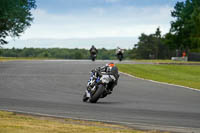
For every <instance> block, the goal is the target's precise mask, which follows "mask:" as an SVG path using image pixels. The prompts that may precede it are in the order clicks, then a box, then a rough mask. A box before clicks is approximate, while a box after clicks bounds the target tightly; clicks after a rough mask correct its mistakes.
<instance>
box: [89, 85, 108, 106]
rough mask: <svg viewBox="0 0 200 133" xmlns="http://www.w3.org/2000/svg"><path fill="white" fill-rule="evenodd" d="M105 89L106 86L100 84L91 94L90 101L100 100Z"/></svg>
mask: <svg viewBox="0 0 200 133" xmlns="http://www.w3.org/2000/svg"><path fill="white" fill-rule="evenodd" d="M104 89H105V88H104V86H103V85H101V84H100V85H99V86H98V88H97V90H96V92H95V93H94V94H93V95H92V96H91V98H90V100H89V101H90V102H91V103H96V102H97V101H98V100H99V98H100V97H101V95H102V94H103V92H104Z"/></svg>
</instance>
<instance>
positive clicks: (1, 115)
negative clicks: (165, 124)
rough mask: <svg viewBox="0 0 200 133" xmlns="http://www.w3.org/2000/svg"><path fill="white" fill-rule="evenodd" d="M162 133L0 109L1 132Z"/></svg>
mask: <svg viewBox="0 0 200 133" xmlns="http://www.w3.org/2000/svg"><path fill="white" fill-rule="evenodd" d="M78 132H80V133H160V132H159V131H136V130H132V129H129V128H126V127H123V126H119V125H111V124H105V123H100V122H87V121H79V120H71V119H56V118H48V117H38V116H37V117H36V116H27V115H22V114H15V113H12V112H4V111H0V133H78Z"/></svg>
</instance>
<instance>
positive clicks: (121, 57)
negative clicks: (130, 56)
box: [117, 53, 123, 61]
mask: <svg viewBox="0 0 200 133" xmlns="http://www.w3.org/2000/svg"><path fill="white" fill-rule="evenodd" d="M117 58H118V60H119V61H122V59H123V53H119V54H117Z"/></svg>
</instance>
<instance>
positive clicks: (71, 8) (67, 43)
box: [6, 0, 183, 48]
mask: <svg viewBox="0 0 200 133" xmlns="http://www.w3.org/2000/svg"><path fill="white" fill-rule="evenodd" d="M177 1H178V0H37V1H36V4H37V9H36V10H33V11H32V14H33V17H34V21H33V23H32V25H31V27H30V28H28V29H27V30H26V31H25V32H24V33H23V34H22V35H21V37H20V38H16V39H15V40H11V41H10V43H9V44H8V45H7V46H6V47H13V46H14V47H18V48H23V47H44V48H49V47H61V48H89V47H90V46H91V45H93V44H94V45H96V46H97V47H98V48H101V47H105V48H115V47H117V46H120V47H122V48H132V47H133V45H134V44H135V43H137V41H138V40H137V38H138V36H140V35H141V33H146V34H150V33H153V32H155V30H156V28H157V27H160V28H161V31H162V34H165V33H166V32H168V31H169V28H170V21H172V20H173V18H172V17H171V16H170V11H171V10H173V7H174V5H175V3H176V2H177ZM179 1H183V0H179Z"/></svg>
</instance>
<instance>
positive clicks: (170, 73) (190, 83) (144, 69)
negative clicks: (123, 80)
mask: <svg viewBox="0 0 200 133" xmlns="http://www.w3.org/2000/svg"><path fill="white" fill-rule="evenodd" d="M117 66H118V68H119V70H120V71H121V72H124V73H128V74H131V75H133V76H136V77H140V78H144V79H150V80H155V81H160V82H166V83H170V84H177V85H183V86H187V87H192V88H196V89H200V66H191V65H150V64H117Z"/></svg>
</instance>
